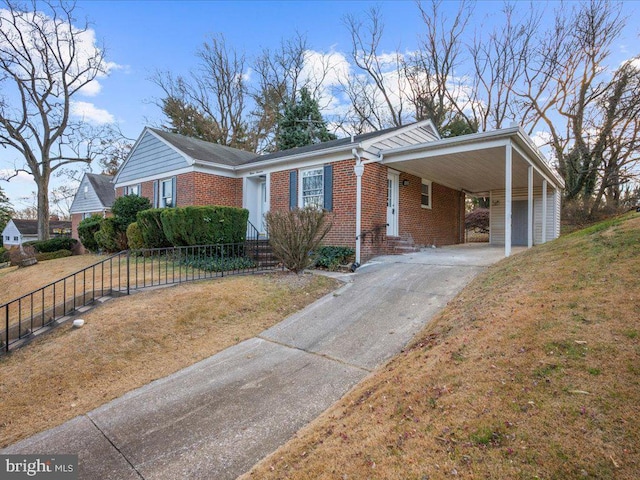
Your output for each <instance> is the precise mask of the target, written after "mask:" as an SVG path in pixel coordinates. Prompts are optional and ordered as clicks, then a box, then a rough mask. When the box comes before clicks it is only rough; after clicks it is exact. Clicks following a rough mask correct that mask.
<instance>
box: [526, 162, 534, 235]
mask: <svg viewBox="0 0 640 480" xmlns="http://www.w3.org/2000/svg"><path fill="white" fill-rule="evenodd" d="M527 207H528V208H527V247H528V248H531V247H533V165H529V168H528V169H527Z"/></svg>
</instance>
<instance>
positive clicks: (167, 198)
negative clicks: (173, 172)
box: [160, 178, 175, 208]
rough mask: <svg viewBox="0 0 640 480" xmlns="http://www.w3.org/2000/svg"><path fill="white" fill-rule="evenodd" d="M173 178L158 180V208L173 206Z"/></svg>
mask: <svg viewBox="0 0 640 480" xmlns="http://www.w3.org/2000/svg"><path fill="white" fill-rule="evenodd" d="M173 180H174V179H173V178H169V179H167V180H162V181H161V182H160V208H164V207H173V206H175V201H174V198H173Z"/></svg>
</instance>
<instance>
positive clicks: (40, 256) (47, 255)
mask: <svg viewBox="0 0 640 480" xmlns="http://www.w3.org/2000/svg"><path fill="white" fill-rule="evenodd" d="M71 255H73V253H71V250H66V249H61V250H57V251H55V252H42V253H36V260H38V261H39V262H44V261H45V260H55V259H56V258H64V257H70V256H71Z"/></svg>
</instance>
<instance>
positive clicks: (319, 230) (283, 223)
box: [265, 207, 331, 273]
mask: <svg viewBox="0 0 640 480" xmlns="http://www.w3.org/2000/svg"><path fill="white" fill-rule="evenodd" d="M265 220H266V222H267V231H268V232H269V243H270V244H271V246H272V248H273V253H274V255H275V256H276V257H278V258H279V259H280V260H281V261H282V263H284V266H285V267H286V268H288V269H289V270H291V271H293V272H296V273H299V272H301V271H303V270H304V269H305V268H307V267H309V266H311V265H312V264H313V261H314V259H313V256H312V254H311V252H313V251H314V250H316V249H317V248H318V245H320V242H322V239H323V238H324V237H325V235H326V234H327V233H328V232H329V229H330V228H331V222H330V221H329V217H328V213H327V212H326V211H325V210H318V209H317V208H313V207H306V208H302V209H295V210H287V211H270V212H267V213H266V214H265Z"/></svg>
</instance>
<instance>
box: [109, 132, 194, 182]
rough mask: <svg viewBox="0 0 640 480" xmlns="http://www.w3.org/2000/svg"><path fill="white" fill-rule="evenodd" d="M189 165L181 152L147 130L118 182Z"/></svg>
mask: <svg viewBox="0 0 640 480" xmlns="http://www.w3.org/2000/svg"><path fill="white" fill-rule="evenodd" d="M187 166H189V164H188V163H187V161H186V159H185V158H184V157H183V156H182V155H181V154H179V153H178V152H177V151H176V150H174V149H173V148H171V147H170V146H168V145H167V144H166V143H164V142H163V141H162V140H160V139H159V138H157V137H156V136H155V135H153V134H152V133H150V132H146V133H145V135H144V136H143V137H142V138H141V139H140V142H139V143H138V145H136V148H135V150H134V151H133V152H132V153H131V155H130V156H129V158H128V159H127V162H126V164H125V165H124V166H123V167H122V170H121V171H120V173H119V174H118V184H124V183H127V182H134V181H136V180H138V179H140V178H145V177H149V176H152V175H160V174H163V173H169V172H173V171H175V170H179V169H181V168H185V167H187Z"/></svg>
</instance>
